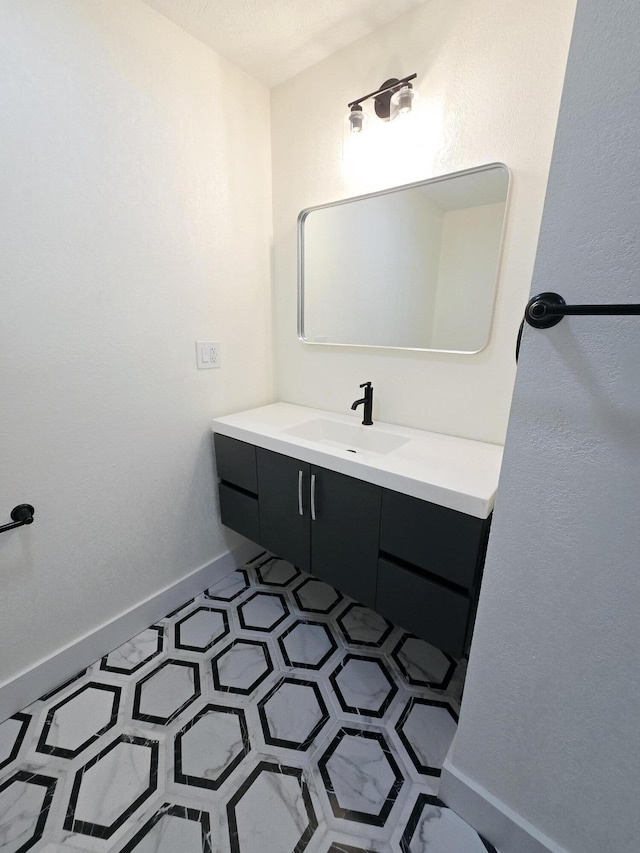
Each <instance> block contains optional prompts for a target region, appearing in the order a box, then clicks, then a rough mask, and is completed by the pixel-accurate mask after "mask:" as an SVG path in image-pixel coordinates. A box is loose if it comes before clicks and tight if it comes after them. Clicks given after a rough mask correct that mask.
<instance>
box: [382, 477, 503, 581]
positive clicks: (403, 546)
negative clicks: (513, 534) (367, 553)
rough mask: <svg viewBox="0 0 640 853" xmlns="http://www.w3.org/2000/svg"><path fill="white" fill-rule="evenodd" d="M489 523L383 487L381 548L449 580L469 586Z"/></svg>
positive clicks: (481, 556) (481, 553) (473, 577)
mask: <svg viewBox="0 0 640 853" xmlns="http://www.w3.org/2000/svg"><path fill="white" fill-rule="evenodd" d="M488 524H489V522H488V521H486V520H484V519H481V518H474V517H473V516H471V515H465V513H463V512H456V511H455V510H452V509H447V508H446V507H442V506H438V505H437V504H432V503H429V502H428V501H422V500H419V499H418V498H413V497H409V496H408V495H402V494H400V493H399V492H392V491H390V490H389V489H385V490H384V492H383V495H382V516H381V524H380V550H381V551H384V552H385V553H386V554H391V555H392V556H394V557H398V558H399V559H401V560H404V561H406V562H407V563H412V564H413V565H415V566H419V567H420V568H421V569H425V571H427V572H430V573H431V574H434V575H439V576H440V577H442V578H444V579H445V580H448V581H450V582H451V583H455V584H458V585H459V586H463V587H467V588H469V587H471V586H472V585H473V583H474V580H475V576H476V570H477V567H478V564H479V563H480V562H481V561H482V558H483V557H484V549H485V547H486V538H487V537H486V533H487V530H488Z"/></svg>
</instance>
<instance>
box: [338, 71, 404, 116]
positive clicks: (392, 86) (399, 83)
mask: <svg viewBox="0 0 640 853" xmlns="http://www.w3.org/2000/svg"><path fill="white" fill-rule="evenodd" d="M417 76H418V75H417V74H409V76H408V77H403V78H402V79H401V80H394V81H393V83H391V84H390V85H387V86H385V85H384V84H383V85H382V86H381V87H380V88H379V89H376V90H375V92H369V94H368V95H363V96H362V97H361V98H356V99H355V101H351V102H350V103H348V104H347V106H348V107H349V109H351V107H354V106H355V105H356V104H361V103H362V102H363V101H367V100H368V99H369V98H374V97H375V96H376V95H381V94H383V92H390V91H392V90H394V89H397V88H399V87H400V86H402V85H403V84H404V83H408V82H409V81H410V80H415V78H416V77H417Z"/></svg>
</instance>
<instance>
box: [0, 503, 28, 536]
mask: <svg viewBox="0 0 640 853" xmlns="http://www.w3.org/2000/svg"><path fill="white" fill-rule="evenodd" d="M34 512H35V509H34V508H33V507H32V506H31V504H18V506H14V508H13V509H12V510H11V518H12V519H13V524H3V525H2V527H0V533H3V532H4V531H5V530H13V529H14V528H15V527H22V525H23V524H33V514H34Z"/></svg>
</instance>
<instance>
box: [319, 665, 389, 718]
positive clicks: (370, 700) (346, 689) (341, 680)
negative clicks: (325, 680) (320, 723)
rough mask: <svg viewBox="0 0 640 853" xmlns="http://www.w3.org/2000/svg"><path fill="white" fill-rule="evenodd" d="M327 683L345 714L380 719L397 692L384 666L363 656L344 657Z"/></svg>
mask: <svg viewBox="0 0 640 853" xmlns="http://www.w3.org/2000/svg"><path fill="white" fill-rule="evenodd" d="M329 680H330V681H331V684H332V685H333V689H334V690H335V694H336V697H337V699H338V702H339V703H340V707H341V708H342V710H343V711H344V712H345V713H348V714H361V715H363V716H367V717H378V718H382V717H384V715H385V712H386V710H387V708H388V707H389V705H390V704H391V702H392V700H393V697H394V696H395V695H396V693H397V692H398V688H397V687H396V685H395V683H394V681H393V678H392V676H391V674H390V672H389V671H388V669H387V668H386V666H385V665H384V663H383V662H382V661H381V660H380V659H379V658H372V657H365V656H364V655H354V654H348V655H346V657H345V658H344V659H343V660H342V661H341V662H340V664H339V665H338V667H337V668H336V669H335V670H334V671H333V672H332V673H331V675H330V676H329Z"/></svg>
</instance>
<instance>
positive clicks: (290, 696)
mask: <svg viewBox="0 0 640 853" xmlns="http://www.w3.org/2000/svg"><path fill="white" fill-rule="evenodd" d="M258 713H259V714H260V723H261V725H262V733H263V735H264V739H265V743H269V744H272V745H273V746H282V747H285V748H286V749H296V750H299V751H302V752H303V751H304V750H306V749H308V748H309V747H310V746H311V744H312V743H313V741H314V739H315V738H316V736H317V735H318V734H319V733H320V732H321V731H322V729H323V728H324V726H325V724H326V723H327V722H328V721H329V712H328V710H327V706H326V704H325V701H324V699H323V698H322V693H321V692H320V688H319V687H318V685H317V684H316V683H315V682H314V681H302V680H301V679H298V678H289V677H286V678H282V679H281V680H280V681H279V682H278V683H277V684H276V686H275V687H274V688H273V689H272V690H270V691H269V693H267V695H266V696H265V697H264V699H262V700H261V701H260V702H258Z"/></svg>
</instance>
